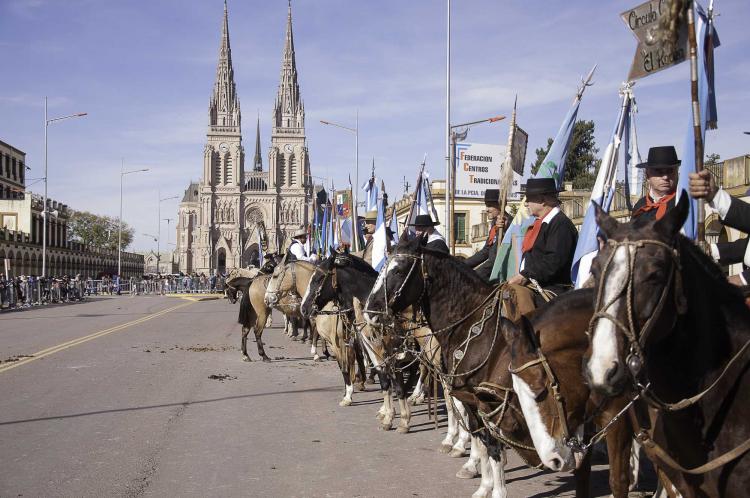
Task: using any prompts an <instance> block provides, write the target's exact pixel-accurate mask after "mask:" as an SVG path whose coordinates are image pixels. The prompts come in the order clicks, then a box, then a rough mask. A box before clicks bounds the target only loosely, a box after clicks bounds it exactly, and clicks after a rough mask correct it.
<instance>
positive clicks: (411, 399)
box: [409, 372, 424, 405]
mask: <svg viewBox="0 0 750 498" xmlns="http://www.w3.org/2000/svg"><path fill="white" fill-rule="evenodd" d="M423 389H424V387H423V380H422V373H421V372H420V373H419V379H417V385H415V386H414V392H413V393H411V396H409V403H411V404H412V405H416V404H417V398H419V396H420V395H421V394H423V392H422V391H423Z"/></svg>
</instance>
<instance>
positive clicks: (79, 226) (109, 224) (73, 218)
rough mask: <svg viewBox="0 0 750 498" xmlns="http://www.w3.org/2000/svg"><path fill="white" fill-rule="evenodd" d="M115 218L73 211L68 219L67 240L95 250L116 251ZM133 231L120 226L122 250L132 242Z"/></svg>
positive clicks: (128, 227)
mask: <svg viewBox="0 0 750 498" xmlns="http://www.w3.org/2000/svg"><path fill="white" fill-rule="evenodd" d="M117 230H118V223H117V218H111V217H109V216H99V215H97V214H93V213H89V212H88V211H73V213H72V214H71V215H70V218H68V239H69V240H74V241H77V242H80V243H82V244H85V245H89V246H91V247H94V248H96V249H111V250H116V249H117ZM134 234H135V230H134V229H133V228H131V227H130V226H128V224H127V223H124V222H123V224H122V248H123V249H126V248H127V247H128V246H129V245H130V244H131V242H133V235H134Z"/></svg>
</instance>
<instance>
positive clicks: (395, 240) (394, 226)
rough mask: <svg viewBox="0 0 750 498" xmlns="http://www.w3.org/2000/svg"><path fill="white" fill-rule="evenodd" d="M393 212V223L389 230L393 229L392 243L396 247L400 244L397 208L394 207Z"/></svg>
mask: <svg viewBox="0 0 750 498" xmlns="http://www.w3.org/2000/svg"><path fill="white" fill-rule="evenodd" d="M391 211H392V212H391V223H390V226H389V228H390V229H391V232H392V233H393V235H392V237H393V239H392V242H393V245H394V246H395V245H396V244H398V218H397V217H396V206H393V209H392V210H391Z"/></svg>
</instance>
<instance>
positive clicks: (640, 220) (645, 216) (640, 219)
mask: <svg viewBox="0 0 750 498" xmlns="http://www.w3.org/2000/svg"><path fill="white" fill-rule="evenodd" d="M675 199H677V196H674V197H673V198H672V199H670V200H669V202H668V203H667V211H669V210H670V209H673V208H674V207H675V204H676V202H675ZM645 205H646V197H645V196H644V197H641V198H640V199H638V202H636V203H635V205H633V212H632V213H631V216H632V218H631V219H630V221H631V222H632V223H633V225H635V226H643V225H645V224H646V223H648V222H650V221H654V220H656V209H652V210H651V211H647V212H645V213H641V214H640V215H638V216H634V213H636V212H637V211H638V210H639V209H641V208H642V207H643V206H645Z"/></svg>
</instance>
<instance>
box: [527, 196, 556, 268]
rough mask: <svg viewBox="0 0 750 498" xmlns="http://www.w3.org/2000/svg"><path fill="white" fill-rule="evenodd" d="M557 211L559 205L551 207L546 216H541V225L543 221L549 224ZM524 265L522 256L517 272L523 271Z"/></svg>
mask: <svg viewBox="0 0 750 498" xmlns="http://www.w3.org/2000/svg"><path fill="white" fill-rule="evenodd" d="M559 212H560V208H559V207H554V208H552V211H550V212H549V213H547V216H545V217H544V218H542V225H544V224H545V223H546V224H548V225H549V222H550V221H552V218H554V217H555V216H557V214H558V213H559ZM525 266H526V258H525V257H523V258H522V259H521V265H520V266H519V267H518V271H519V272H520V271H523V269H524V267H525Z"/></svg>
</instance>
